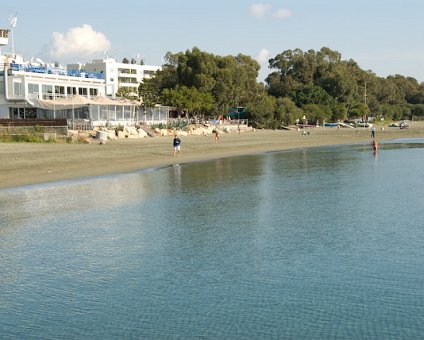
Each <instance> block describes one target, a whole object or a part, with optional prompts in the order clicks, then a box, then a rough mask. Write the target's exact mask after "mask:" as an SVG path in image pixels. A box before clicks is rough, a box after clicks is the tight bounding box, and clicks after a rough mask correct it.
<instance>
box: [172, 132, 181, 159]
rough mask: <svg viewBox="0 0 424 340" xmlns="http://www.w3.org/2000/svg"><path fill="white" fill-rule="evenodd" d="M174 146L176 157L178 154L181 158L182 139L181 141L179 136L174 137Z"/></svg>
mask: <svg viewBox="0 0 424 340" xmlns="http://www.w3.org/2000/svg"><path fill="white" fill-rule="evenodd" d="M172 145H173V146H174V156H175V155H176V154H178V156H179V155H180V148H181V139H179V138H178V136H177V135H175V136H174V141H173V143H172Z"/></svg>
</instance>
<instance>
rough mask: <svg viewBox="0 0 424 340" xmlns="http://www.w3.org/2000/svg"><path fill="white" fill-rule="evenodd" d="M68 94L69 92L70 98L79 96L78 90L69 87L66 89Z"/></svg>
mask: <svg viewBox="0 0 424 340" xmlns="http://www.w3.org/2000/svg"><path fill="white" fill-rule="evenodd" d="M66 92H67V94H68V96H75V95H76V94H77V88H76V87H71V86H68V87H67V88H66Z"/></svg>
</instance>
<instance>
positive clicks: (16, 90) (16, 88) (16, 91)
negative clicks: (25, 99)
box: [13, 81, 22, 96]
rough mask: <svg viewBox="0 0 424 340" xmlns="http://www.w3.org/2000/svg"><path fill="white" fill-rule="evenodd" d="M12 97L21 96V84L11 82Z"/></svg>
mask: <svg viewBox="0 0 424 340" xmlns="http://www.w3.org/2000/svg"><path fill="white" fill-rule="evenodd" d="M13 95H14V96H21V95H22V83H21V82H17V81H14V82H13Z"/></svg>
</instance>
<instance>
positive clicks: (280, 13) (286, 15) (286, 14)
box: [274, 8, 293, 19]
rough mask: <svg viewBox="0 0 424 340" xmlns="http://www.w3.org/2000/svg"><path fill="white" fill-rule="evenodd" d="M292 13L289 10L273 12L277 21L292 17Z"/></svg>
mask: <svg viewBox="0 0 424 340" xmlns="http://www.w3.org/2000/svg"><path fill="white" fill-rule="evenodd" d="M292 14H293V13H292V11H291V10H289V9H285V8H280V9H279V10H277V12H275V14H274V16H275V17H276V18H279V19H286V18H289V17H291V16H292Z"/></svg>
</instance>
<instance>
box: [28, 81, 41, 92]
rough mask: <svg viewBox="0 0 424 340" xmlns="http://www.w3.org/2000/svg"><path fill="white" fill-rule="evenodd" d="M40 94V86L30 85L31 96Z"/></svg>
mask: <svg viewBox="0 0 424 340" xmlns="http://www.w3.org/2000/svg"><path fill="white" fill-rule="evenodd" d="M39 92H40V86H38V84H31V83H28V93H29V94H38V93H39Z"/></svg>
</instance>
